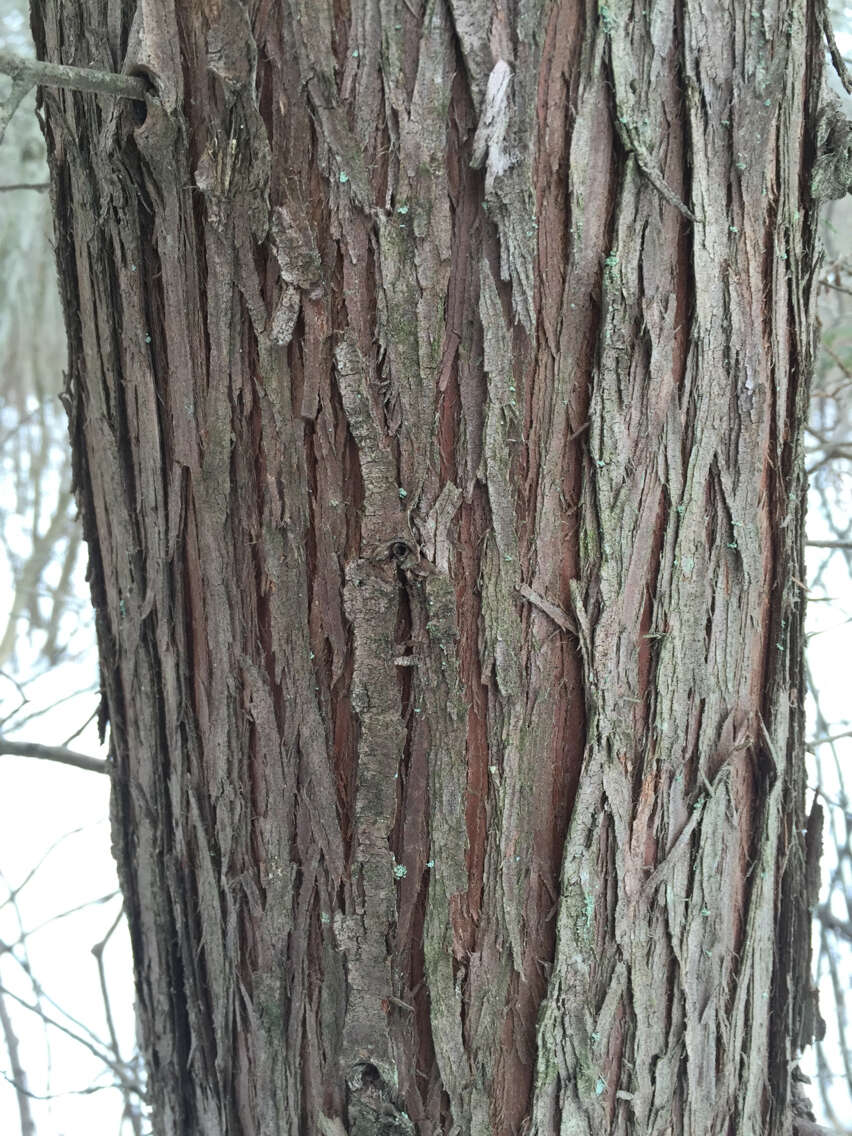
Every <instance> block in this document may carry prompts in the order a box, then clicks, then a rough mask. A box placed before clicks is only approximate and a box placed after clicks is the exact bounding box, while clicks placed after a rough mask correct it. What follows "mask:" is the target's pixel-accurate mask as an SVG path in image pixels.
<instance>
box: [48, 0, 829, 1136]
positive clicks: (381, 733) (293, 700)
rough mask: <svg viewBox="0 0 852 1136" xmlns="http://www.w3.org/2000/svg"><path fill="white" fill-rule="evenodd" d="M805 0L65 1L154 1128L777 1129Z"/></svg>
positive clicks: (797, 469) (800, 957) (84, 488)
mask: <svg viewBox="0 0 852 1136" xmlns="http://www.w3.org/2000/svg"><path fill="white" fill-rule="evenodd" d="M820 19H821V9H819V8H818V6H817V5H816V4H815V2H814V0H792V2H787V0H767V2H765V3H764V2H761V3H760V4H758V5H757V6H754V5H751V6H750V5H749V4H748V3H746V2H745V0H729V2H728V3H727V4H724V3H720V4H713V3H708V0H647V3H646V6H644V7H643V6H642V5H641V4H640V3H639V2H638V0H636V2H635V3H631V0H608V3H606V4H600V5H598V3H597V2H596V0H553V2H550V0H538V2H537V0H517V2H516V0H507V2H505V3H504V2H503V0H493V2H490V0H310V2H307V0H250V2H241V0H138V2H136V0H77V2H70V0H64V2H60V0H38V2H37V3H35V4H34V12H33V24H34V31H35V39H36V44H37V49H38V54H39V56H40V57H41V58H45V59H50V60H53V61H58V62H63V63H67V64H75V65H78V66H84V67H92V68H95V67H96V68H98V69H100V70H106V71H121V70H123V71H125V72H127V73H129V74H131V75H136V76H142V77H144V78H145V79H147V81H148V82H149V83H150V95H149V97H148V98H147V101H146V102H144V103H143V102H132V101H130V100H123V99H115V98H111V97H109V96H105V95H97V94H82V93H79V92H76V91H69V90H60V91H45V92H44V94H43V101H42V113H43V116H44V121H45V130H46V134H47V138H48V144H49V151H50V159H51V167H52V180H53V194H54V203H55V208H56V242H57V255H58V263H59V272H60V276H61V285H62V291H63V294H64V303H65V314H66V319H67V324H68V336H69V352H70V354H69V359H70V362H69V373H68V385H67V403H68V409H69V414H70V421H71V433H72V441H73V447H74V461H75V470H76V486H77V492H78V495H79V502H80V508H81V512H82V515H83V521H84V525H85V532H86V536H87V539H88V541H89V549H90V557H91V568H90V573H91V587H92V595H93V599H94V603H95V606H96V609H97V620H98V634H99V645H100V653H101V664H102V672H103V688H104V713H105V715H108V718H109V723H110V736H111V740H112V761H113V789H114V791H113V809H114V843H115V852H116V856H117V859H118V863H119V868H120V874H121V879H122V884H123V888H124V894H125V900H126V905H127V913H128V918H129V922H130V930H131V936H132V942H133V950H134V958H135V973H136V989H137V996H138V1013H139V1021H140V1027H141V1036H142V1039H143V1045H144V1054H145V1060H146V1062H147V1067H148V1076H149V1083H150V1094H151V1100H152V1104H153V1109H154V1120H155V1129H156V1132H157V1133H158V1134H160V1136H177V1134H180V1136H226V1134H227V1136H302V1134H314V1133H319V1134H321V1136H344V1134H349V1136H367V1134H369V1133H376V1134H382V1136H391V1134H394V1133H396V1134H400V1136H404V1134H414V1133H417V1134H418V1136H439V1134H441V1136H450V1134H454V1136H485V1134H489V1133H493V1134H494V1136H509V1134H516V1133H525V1134H529V1136H557V1134H560V1136H602V1134H604V1133H607V1134H610V1133H612V1134H615V1133H620V1134H625V1136H627V1134H630V1136H651V1134H655V1136H664V1134H665V1136H668V1134H671V1136H682V1134H683V1136H687V1134H688V1136H716V1134H718V1136H723V1134H724V1136H781V1134H788V1133H790V1131H791V1125H792V1123H793V1121H792V1116H791V1091H790V1071H791V1066H792V1063H793V1062H794V1061H795V1058H796V1053H797V1049H798V1047H799V1046H800V1045H801V1044H802V1042H803V1040H804V1038H805V1037H806V1035H807V1033H808V1019H809V1012H808V998H807V996H806V991H807V983H808V979H807V972H808V949H809V948H808V940H809V912H808V896H807V894H806V887H805V878H806V872H805V862H806V836H805V832H804V831H803V829H804V825H805V817H804V764H803V743H802V733H803V710H802V706H803V689H804V683H803V672H802V645H803V636H802V619H803V585H802V580H803V578H804V568H803V563H802V525H803V512H804V493H805V484H804V478H803V466H802V452H801V451H802V428H803V422H804V416H805V409H806V405H807V397H808V381H809V376H810V374H811V368H812V358H813V293H814V288H813V282H814V272H815V266H816V263H817V247H816V239H815V224H816V203H815V200H814V195H813V192H812V185H813V182H812V171H813V168H814V166H815V164H816V162H817V157H818V155H817V135H818V128H819V117H818V116H819V113H820V99H819V96H820V89H821V83H822V45H821V27H820Z"/></svg>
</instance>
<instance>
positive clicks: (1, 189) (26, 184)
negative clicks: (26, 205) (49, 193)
mask: <svg viewBox="0 0 852 1136" xmlns="http://www.w3.org/2000/svg"><path fill="white" fill-rule="evenodd" d="M13 189H34V190H36V191H37V192H39V193H43V192H44V191H45V190H46V189H50V182H49V181H18V182H12V183H11V184H9V185H0V193H10V192H11V191H12V190H13Z"/></svg>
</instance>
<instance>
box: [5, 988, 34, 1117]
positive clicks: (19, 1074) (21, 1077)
mask: <svg viewBox="0 0 852 1136" xmlns="http://www.w3.org/2000/svg"><path fill="white" fill-rule="evenodd" d="M0 1025H2V1027H3V1036H4V1040H5V1042H6V1052H7V1053H8V1054H9V1064H10V1065H11V1066H12V1078H11V1079H12V1084H13V1085H14V1087H15V1097H16V1098H17V1101H18V1116H19V1118H20V1121H21V1136H35V1132H36V1126H35V1121H34V1120H33V1114H32V1110H31V1108H30V1094H29V1090H28V1088H27V1074H26V1070H25V1069H24V1067H23V1065H22V1064H21V1057H20V1054H19V1052H18V1038H17V1035H16V1033H15V1030H14V1028H13V1026H12V1019H11V1018H10V1017H9V1011H8V1010H7V1009H6V999H5V998H4V996H3V994H2V993H0Z"/></svg>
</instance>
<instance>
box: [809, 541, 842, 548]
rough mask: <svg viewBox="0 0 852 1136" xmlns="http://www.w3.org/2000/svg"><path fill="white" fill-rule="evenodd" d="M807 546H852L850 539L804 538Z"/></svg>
mask: <svg viewBox="0 0 852 1136" xmlns="http://www.w3.org/2000/svg"><path fill="white" fill-rule="evenodd" d="M805 544H806V545H807V546H808V548H852V540H806V541H805Z"/></svg>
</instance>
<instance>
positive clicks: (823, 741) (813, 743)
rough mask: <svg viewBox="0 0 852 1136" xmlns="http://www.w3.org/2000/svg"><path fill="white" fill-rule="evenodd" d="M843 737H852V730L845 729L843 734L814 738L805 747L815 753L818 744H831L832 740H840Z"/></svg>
mask: <svg viewBox="0 0 852 1136" xmlns="http://www.w3.org/2000/svg"><path fill="white" fill-rule="evenodd" d="M841 738H852V730H844V731H843V733H842V734H827V735H826V736H824V737H821V738H813V739H812V740H811V741H809V742H808V743H807V745H806V746H805V749H808V750H810V751H811V752H812V753H813V751H814V749H815V748H816V746H824V745H831V743H832V742H836V741H839V740H840V739H841Z"/></svg>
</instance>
